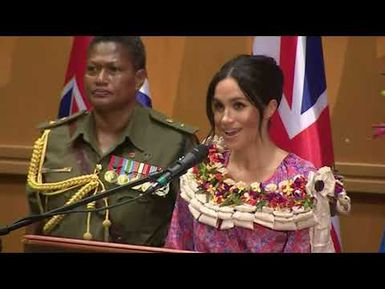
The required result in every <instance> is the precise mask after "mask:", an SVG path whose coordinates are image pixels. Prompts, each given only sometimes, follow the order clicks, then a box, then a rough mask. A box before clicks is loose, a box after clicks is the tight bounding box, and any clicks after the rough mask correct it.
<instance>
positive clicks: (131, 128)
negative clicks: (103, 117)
mask: <svg viewBox="0 0 385 289" xmlns="http://www.w3.org/2000/svg"><path fill="white" fill-rule="evenodd" d="M149 123H150V110H149V109H146V108H144V107H142V106H141V105H139V104H137V105H135V107H134V109H133V111H132V116H131V120H130V122H129V123H128V125H127V127H126V129H125V130H124V131H123V133H122V135H121V137H120V138H119V139H118V142H117V145H119V144H121V143H122V142H123V141H124V140H125V139H126V138H128V139H129V140H130V142H131V143H132V144H133V145H134V146H135V147H136V148H138V149H139V150H140V151H144V150H145V149H146V143H145V138H144V135H145V131H146V128H147V127H148V125H149ZM79 137H82V138H83V139H84V140H85V141H86V142H88V143H90V144H91V145H93V146H95V147H96V139H95V123H94V119H93V114H92V112H91V113H88V114H87V115H86V116H85V117H84V118H82V119H81V120H80V121H79V122H77V124H76V127H74V128H72V129H70V138H69V142H71V143H73V142H74V141H75V140H76V139H77V138H79Z"/></svg>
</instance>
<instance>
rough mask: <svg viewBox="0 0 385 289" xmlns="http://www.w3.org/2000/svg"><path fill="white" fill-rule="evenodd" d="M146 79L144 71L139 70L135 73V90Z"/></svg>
mask: <svg viewBox="0 0 385 289" xmlns="http://www.w3.org/2000/svg"><path fill="white" fill-rule="evenodd" d="M146 77H147V71H146V70H145V69H139V70H137V71H136V73H135V88H136V90H139V89H140V88H141V87H142V85H143V83H144V81H145V80H146Z"/></svg>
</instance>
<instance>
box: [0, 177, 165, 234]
mask: <svg viewBox="0 0 385 289" xmlns="http://www.w3.org/2000/svg"><path fill="white" fill-rule="evenodd" d="M161 174H163V171H161V172H156V173H153V174H150V175H148V176H146V177H144V178H142V179H139V180H136V181H133V182H129V183H127V184H124V185H121V186H118V187H115V188H112V189H109V190H106V191H104V192H102V193H100V194H96V195H92V196H89V197H86V198H84V199H81V200H80V201H78V202H76V203H73V204H70V205H67V206H63V207H59V208H56V209H53V210H50V211H48V212H45V213H43V214H40V215H32V216H29V217H26V218H23V219H20V220H18V221H16V222H14V223H12V224H11V225H9V226H5V227H2V228H0V236H2V235H7V234H9V233H10V232H11V231H14V230H16V229H19V228H21V227H25V226H28V225H30V224H32V223H35V222H38V221H40V220H43V219H45V218H47V217H48V216H52V215H60V213H67V212H68V211H70V210H72V209H74V208H77V207H80V206H82V205H85V204H88V203H91V202H93V201H97V200H99V199H103V198H105V197H108V196H110V195H112V194H113V193H115V192H116V191H118V190H121V189H124V188H128V189H129V188H132V187H135V186H138V185H141V184H143V183H145V182H147V181H154V180H155V179H156V178H157V177H159V176H160V175H161ZM152 192H154V189H152V187H150V188H149V189H148V190H146V191H145V192H144V193H143V195H145V194H148V193H152Z"/></svg>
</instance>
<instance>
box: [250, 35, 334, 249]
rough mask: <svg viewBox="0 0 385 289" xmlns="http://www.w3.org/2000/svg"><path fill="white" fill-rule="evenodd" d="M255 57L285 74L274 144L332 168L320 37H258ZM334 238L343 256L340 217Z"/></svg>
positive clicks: (272, 132)
mask: <svg viewBox="0 0 385 289" xmlns="http://www.w3.org/2000/svg"><path fill="white" fill-rule="evenodd" d="M253 54H263V55H268V56H271V57H274V59H275V60H276V61H277V63H278V64H279V65H280V67H281V69H282V71H283V73H284V89H283V96H282V101H281V104H280V106H279V108H278V110H277V113H275V114H274V116H273V118H272V121H271V126H270V135H271V137H272V139H273V141H274V142H275V143H276V144H277V145H278V146H280V147H281V148H283V149H285V150H288V151H291V152H293V153H295V154H297V155H298V156H300V157H302V158H304V159H307V160H309V161H311V162H312V163H313V164H314V165H315V166H316V167H317V168H320V167H322V166H333V165H334V155H333V143H332V134H331V127H330V118H329V108H328V101H327V94H326V79H325V69H324V61H323V52H322V42H321V37H319V36H315V37H313V36H312V37H306V36H256V37H255V38H254V43H253ZM337 232H338V233H337ZM331 236H332V240H333V244H334V248H335V250H336V252H340V251H341V245H340V244H341V242H340V240H341V238H340V235H339V222H338V217H333V218H332V230H331Z"/></svg>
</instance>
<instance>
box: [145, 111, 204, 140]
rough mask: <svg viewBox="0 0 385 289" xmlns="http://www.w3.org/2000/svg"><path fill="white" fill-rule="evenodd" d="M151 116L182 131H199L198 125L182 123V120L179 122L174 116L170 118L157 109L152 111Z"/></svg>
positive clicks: (191, 132) (192, 132)
mask: <svg viewBox="0 0 385 289" xmlns="http://www.w3.org/2000/svg"><path fill="white" fill-rule="evenodd" d="M150 116H151V118H152V119H153V120H155V121H158V122H160V123H163V124H165V125H167V126H170V127H172V128H175V129H177V130H179V131H182V132H186V133H189V134H194V133H196V132H197V131H198V128H196V127H193V126H190V125H187V124H185V123H182V122H177V121H175V120H173V119H172V118H169V117H167V116H165V115H164V114H162V113H160V112H157V111H154V110H152V111H151V113H150Z"/></svg>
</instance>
